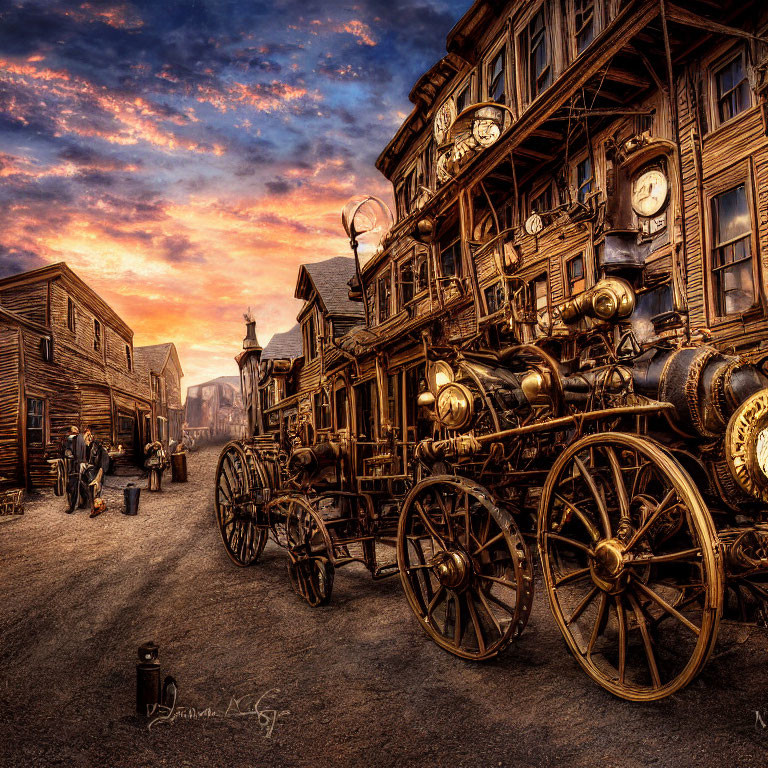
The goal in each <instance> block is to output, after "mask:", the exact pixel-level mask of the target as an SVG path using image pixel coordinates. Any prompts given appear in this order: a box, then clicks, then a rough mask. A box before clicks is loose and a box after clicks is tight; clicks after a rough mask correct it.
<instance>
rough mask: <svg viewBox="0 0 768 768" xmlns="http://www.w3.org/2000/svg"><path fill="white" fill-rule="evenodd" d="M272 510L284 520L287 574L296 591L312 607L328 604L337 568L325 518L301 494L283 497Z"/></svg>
mask: <svg viewBox="0 0 768 768" xmlns="http://www.w3.org/2000/svg"><path fill="white" fill-rule="evenodd" d="M271 514H272V515H274V516H275V517H276V518H278V519H283V520H285V543H286V548H287V550H288V576H289V578H290V580H291V586H292V587H293V590H294V592H296V594H297V595H298V596H299V597H301V598H303V599H304V600H306V601H307V603H309V605H311V606H313V607H318V606H320V605H327V604H328V603H329V602H330V600H331V593H332V592H333V577H334V572H335V568H334V566H333V562H332V559H331V555H332V545H331V541H330V537H329V534H328V530H327V528H326V527H325V525H324V524H323V521H322V518H321V517H320V515H319V514H318V513H317V512H316V511H315V509H313V508H312V505H311V504H310V503H309V502H308V501H307V500H306V499H304V498H301V497H298V496H297V497H288V498H285V499H280V500H279V501H278V502H277V503H276V507H275V508H273V509H272V510H271Z"/></svg>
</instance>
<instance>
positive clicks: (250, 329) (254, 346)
mask: <svg viewBox="0 0 768 768" xmlns="http://www.w3.org/2000/svg"><path fill="white" fill-rule="evenodd" d="M245 327H246V329H247V330H246V333H245V338H244V339H243V349H249V350H253V351H254V352H261V349H262V347H261V344H259V340H258V339H257V338H256V321H255V320H249V321H248V322H247V323H246V324H245Z"/></svg>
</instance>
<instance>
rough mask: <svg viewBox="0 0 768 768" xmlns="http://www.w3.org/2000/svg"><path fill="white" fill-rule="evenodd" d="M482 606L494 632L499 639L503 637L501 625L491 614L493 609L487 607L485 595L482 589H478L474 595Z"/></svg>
mask: <svg viewBox="0 0 768 768" xmlns="http://www.w3.org/2000/svg"><path fill="white" fill-rule="evenodd" d="M475 594H476V595H477V597H478V599H479V601H480V603H481V604H482V606H483V608H484V609H485V612H486V613H487V614H488V616H490V618H491V621H492V622H493V625H494V626H495V627H496V631H497V632H498V633H499V637H503V635H504V630H503V629H502V628H501V624H500V623H499V620H498V619H497V618H496V614H495V613H494V612H493V609H492V608H491V606H490V605H488V601H487V600H486V597H485V593H484V592H483V590H482V589H478V590H477V592H476V593H475Z"/></svg>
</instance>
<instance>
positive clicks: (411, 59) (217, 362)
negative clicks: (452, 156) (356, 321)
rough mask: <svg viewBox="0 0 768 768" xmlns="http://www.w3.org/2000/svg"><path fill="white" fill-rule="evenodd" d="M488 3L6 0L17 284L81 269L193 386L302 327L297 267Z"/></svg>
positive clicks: (4, 71)
mask: <svg viewBox="0 0 768 768" xmlns="http://www.w3.org/2000/svg"><path fill="white" fill-rule="evenodd" d="M469 5H470V0H358V2H341V1H340V0H329V1H328V2H318V1H316V0H275V1H274V2H257V1H255V0H136V1H135V2H99V0H89V1H88V2H62V1H60V0H36V1H34V2H26V1H25V0H0V216H1V219H0V221H1V222H2V223H1V224H0V276H5V275H8V274H13V273H15V272H21V271H25V270H28V269H33V268H35V267H40V266H44V265H45V264H48V263H53V262H58V261H65V262H67V264H68V265H69V266H70V267H71V268H72V269H73V270H74V271H75V272H76V273H77V274H78V275H79V276H80V277H81V278H83V279H84V280H85V281H86V282H87V283H88V284H89V285H90V286H91V287H92V288H94V289H95V290H96V291H97V293H99V294H100V295H101V296H102V297H103V298H104V299H106V300H107V301H108V302H109V303H110V305H111V306H112V307H113V308H114V309H115V310H116V311H117V313H118V314H119V315H120V316H121V317H122V318H123V319H124V320H125V321H126V322H127V323H128V325H129V326H130V327H131V328H133V330H134V332H135V336H134V344H135V345H136V346H139V345H143V344H155V343H159V342H164V341H173V342H174V343H175V344H176V347H177V349H178V351H179V355H180V358H181V363H182V367H183V368H184V373H185V380H184V384H185V385H186V386H191V385H192V384H195V383H199V382H201V381H205V380H207V379H209V378H214V377H216V376H219V375H232V374H236V373H237V367H236V365H235V363H234V360H233V358H234V356H235V354H237V352H238V351H239V349H240V345H241V342H242V338H243V335H244V325H243V319H242V316H243V313H244V312H245V311H246V310H247V309H248V308H249V307H250V309H251V311H252V313H253V314H254V315H255V318H256V322H257V332H258V335H259V339H260V341H261V342H262V344H264V343H265V342H266V341H267V340H268V339H269V337H270V336H271V335H272V334H273V333H275V332H281V331H286V330H288V329H289V328H290V327H291V326H292V325H293V324H294V322H295V318H296V314H297V312H298V310H299V309H300V303H299V302H298V301H297V300H295V299H294V298H293V291H294V288H295V284H296V275H297V270H298V266H299V265H300V264H302V263H308V262H313V261H320V260H323V259H326V258H331V257H333V256H338V255H347V254H349V253H350V251H349V245H348V242H347V239H346V236H345V235H344V233H343V231H342V229H341V224H340V212H341V208H342V206H343V205H344V203H345V202H346V201H347V200H348V199H349V198H350V197H351V196H353V195H355V194H360V193H368V194H375V195H380V196H382V197H383V198H384V199H385V200H388V201H390V200H391V192H390V185H389V183H388V182H387V181H386V179H384V177H383V176H382V175H381V174H380V173H379V172H378V171H377V170H376V168H375V166H374V163H375V160H376V157H377V156H378V154H379V153H380V152H381V150H382V149H383V148H384V147H385V146H386V144H387V143H388V141H389V140H390V139H391V138H392V136H393V135H394V134H395V132H396V131H397V129H398V127H399V125H400V124H401V122H402V121H403V120H404V118H405V117H406V116H407V115H408V113H409V112H410V110H411V107H412V105H411V104H410V103H409V101H408V92H409V91H410V89H411V87H412V85H413V83H414V82H415V81H416V79H417V78H418V77H419V76H420V75H421V74H423V72H425V71H426V70H427V69H428V68H429V67H430V66H432V64H433V63H434V62H436V61H437V60H438V59H439V58H440V57H441V56H442V55H444V52H445V39H446V36H447V34H448V32H449V30H450V29H451V27H452V26H453V24H454V23H455V22H456V21H457V20H458V19H459V18H460V17H461V15H462V14H463V13H464V12H465V11H466V9H467V8H468V7H469Z"/></svg>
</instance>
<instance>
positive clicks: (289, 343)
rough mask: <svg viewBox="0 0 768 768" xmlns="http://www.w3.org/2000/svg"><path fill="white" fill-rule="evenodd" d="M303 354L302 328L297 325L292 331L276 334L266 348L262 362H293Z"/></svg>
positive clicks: (262, 355)
mask: <svg viewBox="0 0 768 768" xmlns="http://www.w3.org/2000/svg"><path fill="white" fill-rule="evenodd" d="M302 354H303V349H302V344H301V326H300V325H299V324H298V323H297V324H296V325H294V326H293V328H291V330H290V331H286V332H285V333H276V334H275V335H274V336H273V337H272V338H271V339H270V340H269V343H268V344H267V346H266V347H264V351H263V352H262V353H261V359H262V360H293V359H294V358H296V357H301V355H302Z"/></svg>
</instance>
